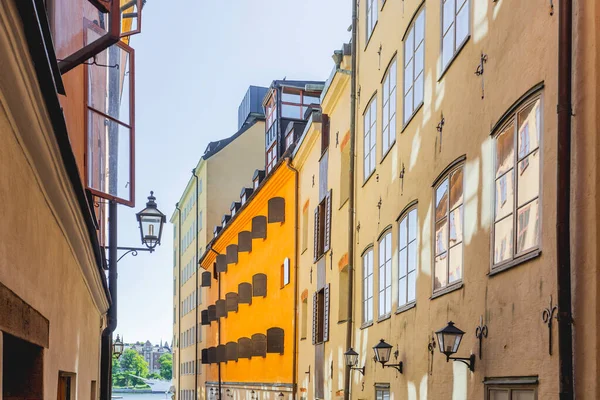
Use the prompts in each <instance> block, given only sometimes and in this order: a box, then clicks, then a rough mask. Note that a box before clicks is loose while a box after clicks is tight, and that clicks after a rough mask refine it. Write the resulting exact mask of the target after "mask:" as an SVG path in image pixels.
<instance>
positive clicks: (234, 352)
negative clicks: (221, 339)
mask: <svg viewBox="0 0 600 400" xmlns="http://www.w3.org/2000/svg"><path fill="white" fill-rule="evenodd" d="M226 346H227V361H237V360H238V344H237V342H229V343H227V345H226Z"/></svg>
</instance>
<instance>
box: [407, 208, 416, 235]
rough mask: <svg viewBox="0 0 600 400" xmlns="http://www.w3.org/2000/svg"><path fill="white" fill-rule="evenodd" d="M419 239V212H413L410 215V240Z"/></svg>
mask: <svg viewBox="0 0 600 400" xmlns="http://www.w3.org/2000/svg"><path fill="white" fill-rule="evenodd" d="M416 238H417V210H416V209H414V210H411V211H410V212H409V213H408V240H411V241H412V240H415V239H416Z"/></svg>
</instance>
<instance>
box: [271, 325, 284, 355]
mask: <svg viewBox="0 0 600 400" xmlns="http://www.w3.org/2000/svg"><path fill="white" fill-rule="evenodd" d="M283 338H284V334H283V329H281V328H270V329H267V353H279V354H283Z"/></svg>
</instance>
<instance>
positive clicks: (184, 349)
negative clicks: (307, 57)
mask: <svg viewBox="0 0 600 400" xmlns="http://www.w3.org/2000/svg"><path fill="white" fill-rule="evenodd" d="M261 89H262V90H261ZM253 90H254V92H252V91H253ZM264 92H265V90H264V89H263V88H256V87H251V89H249V93H250V94H251V95H250V97H251V99H249V98H246V99H245V102H250V101H254V102H256V104H259V105H260V104H261V103H262V96H264ZM257 97H260V100H257V99H256V98H257ZM244 104H245V103H244V102H243V103H242V106H240V110H242V108H243V109H244V110H246V112H245V113H243V114H244V115H241V116H240V124H239V126H240V128H239V130H238V132H236V133H235V134H234V135H233V136H231V137H228V138H226V139H222V140H219V141H216V142H211V143H209V144H208V146H207V148H206V150H205V152H204V155H203V156H202V157H201V158H200V160H199V162H198V164H197V165H196V168H195V170H194V171H195V175H197V178H196V176H195V175H194V172H192V173H191V177H190V180H189V182H188V184H187V186H186V188H185V190H184V192H183V194H182V196H181V199H180V200H179V202H178V207H177V208H176V209H175V212H174V213H173V215H172V216H171V223H172V224H173V338H174V342H173V343H174V344H173V353H174V356H173V382H174V385H175V388H176V393H177V395H178V396H179V397H177V399H178V400H179V399H181V400H192V399H195V398H198V399H203V398H206V395H205V393H204V387H205V385H204V377H203V376H202V368H201V366H200V358H201V352H200V350H201V349H203V348H204V347H205V345H204V343H203V338H205V337H206V335H205V334H203V330H205V329H203V328H202V326H201V324H200V310H201V308H202V306H201V304H203V303H204V298H205V296H204V295H203V293H202V287H201V280H200V277H197V274H196V271H197V269H198V260H199V259H200V257H201V256H202V254H204V251H205V250H206V245H207V244H208V243H209V242H210V241H211V240H212V238H213V236H214V233H213V229H214V228H215V227H216V226H221V225H222V224H223V223H222V217H223V215H225V214H229V213H230V211H231V208H230V206H231V200H232V199H235V198H237V199H239V198H240V188H241V187H244V186H247V187H250V186H251V185H252V182H251V175H252V172H253V171H254V170H255V169H263V168H264V154H265V123H264V114H263V113H262V111H256V110H262V106H260V107H258V106H257V107H254V108H252V107H246V108H244V107H243V106H244ZM196 194H197V196H196ZM238 201H239V200H238ZM198 306H200V308H199V307H198ZM196 351H197V354H196ZM196 363H197V364H198V367H196ZM195 371H197V375H196V373H195ZM196 376H197V379H196ZM195 384H197V385H198V397H196V394H195V390H194V387H195Z"/></svg>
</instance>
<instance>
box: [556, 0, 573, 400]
mask: <svg viewBox="0 0 600 400" xmlns="http://www.w3.org/2000/svg"><path fill="white" fill-rule="evenodd" d="M572 40H573V4H572V0H561V1H560V2H559V11H558V107H557V114H558V153H557V196H556V197H557V199H556V214H557V215H556V244H557V246H556V253H557V259H558V264H557V274H556V275H557V291H558V363H559V393H560V394H559V398H560V399H561V400H572V399H573V326H572V323H573V312H572V305H571V226H570V225H571V221H570V211H571V204H570V202H571V115H572V108H571V107H572V104H571V99H572V98H571V85H572V81H571V80H572V77H571V74H572V67H573V65H572V53H573V48H572Z"/></svg>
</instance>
